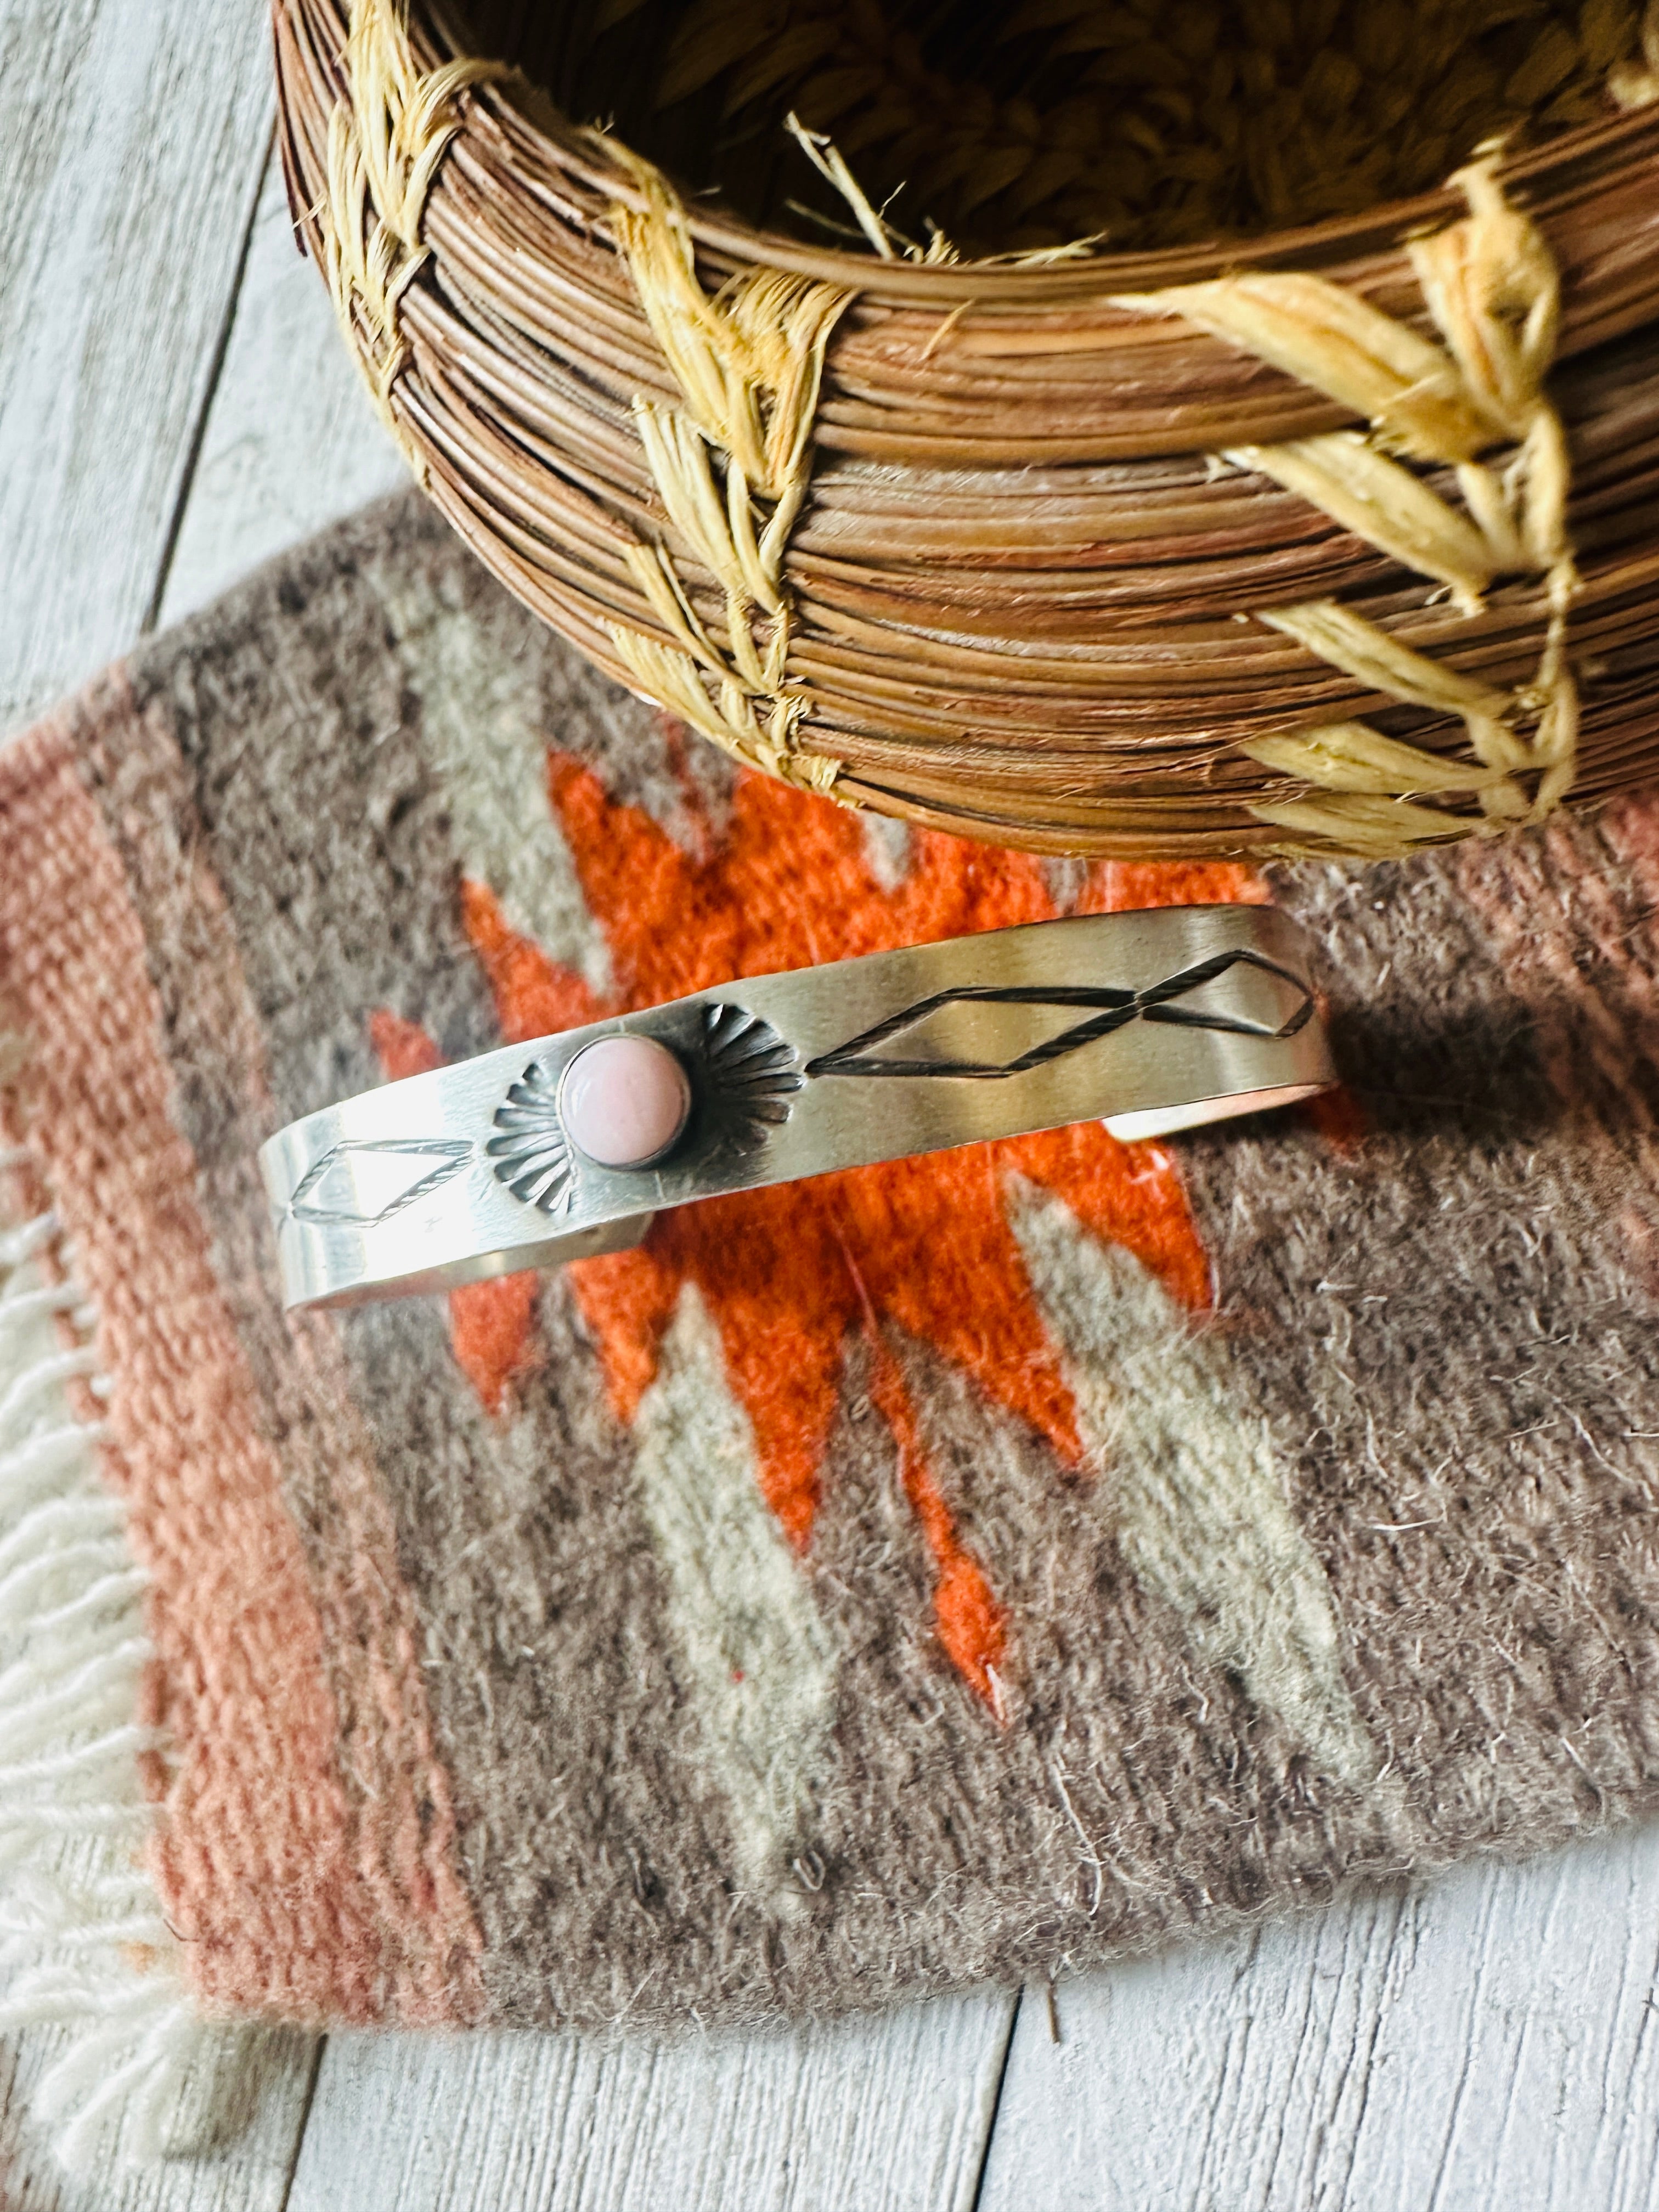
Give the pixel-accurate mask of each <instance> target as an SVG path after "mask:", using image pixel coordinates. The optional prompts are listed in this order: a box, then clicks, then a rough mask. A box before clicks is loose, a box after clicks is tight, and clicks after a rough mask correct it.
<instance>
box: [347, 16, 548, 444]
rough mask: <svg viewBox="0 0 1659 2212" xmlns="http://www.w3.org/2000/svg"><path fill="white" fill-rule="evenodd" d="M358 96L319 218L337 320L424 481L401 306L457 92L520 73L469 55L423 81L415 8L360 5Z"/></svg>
mask: <svg viewBox="0 0 1659 2212" xmlns="http://www.w3.org/2000/svg"><path fill="white" fill-rule="evenodd" d="M342 60H343V64H344V68H345V74H346V79H347V82H348V84H349V87H350V92H349V97H347V98H345V99H343V100H337V102H336V103H335V106H334V109H333V112H332V113H331V115H330V117H329V124H328V181H327V189H326V192H325V197H324V199H323V201H322V203H321V204H320V205H319V208H318V209H317V215H318V217H319V228H320V231H321V234H322V243H323V265H324V271H325V275H326V276H327V278H328V289H329V291H330V293H331V295H332V297H333V301H334V312H335V313H336V315H337V317H338V319H339V323H340V327H341V329H342V330H343V331H344V333H345V337H346V343H347V344H348V345H349V348H350V349H351V352H352V354H353V355H354V356H355V357H356V361H357V363H358V365H359V367H360V368H362V373H363V377H364V380H365V382H366V383H367V384H368V390H369V395H370V397H371V398H372V399H373V400H374V408H375V412H376V413H377V414H378V415H379V416H380V420H381V421H382V422H384V423H385V424H386V428H387V429H388V430H389V431H390V432H391V433H392V436H393V437H394V438H395V439H396V440H397V441H398V445H399V446H400V447H402V449H403V451H404V455H405V457H406V459H408V461H409V463H410V466H411V467H412V468H413V469H414V471H415V473H416V477H417V478H418V479H419V481H420V482H421V483H422V484H424V483H426V481H427V477H428V471H427V464H426V458H425V456H424V455H423V454H422V452H421V451H420V448H419V447H418V446H417V445H416V442H415V441H414V440H413V439H412V438H411V437H410V435H409V432H408V431H407V430H406V429H405V428H404V424H403V422H402V421H401V420H400V419H399V417H398V414H397V411H396V410H395V409H394V408H393V406H392V386H393V384H394V383H395V382H396V381H397V380H398V377H399V376H400V375H401V374H402V373H403V371H404V368H405V367H406V366H407V364H408V361H409V344H408V341H407V340H406V339H405V338H404V335H403V332H402V331H401V330H400V328H399V326H398V303H399V301H401V300H402V298H403V295H404V291H405V290H406V289H407V288H408V285H409V283H410V279H411V278H412V277H413V276H414V275H415V274H416V270H418V269H419V268H420V267H421V265H422V263H423V262H424V261H425V259H426V258H427V252H428V248H427V247H426V246H424V245H423V244H422V240H421V225H422V220H423V218H424V216H425V214H426V201H427V194H428V192H429V191H431V189H432V180H433V178H434V177H435V175H436V173H437V168H438V163H439V162H440V161H441V159H442V158H443V154H444V149H446V147H447V145H448V144H449V142H450V140H451V139H452V138H453V137H454V136H455V133H456V132H457V131H459V129H460V127H461V126H460V118H459V115H458V114H457V113H456V112H455V99H456V95H457V94H459V93H460V92H463V91H464V90H465V88H467V86H469V85H474V84H483V83H484V82H488V81H489V80H492V79H497V78H501V77H504V76H507V75H508V74H509V71H508V70H507V67H506V65H505V64H503V63H501V62H492V61H483V60H477V59H468V58H463V59H460V60H457V61H452V62H446V63H445V64H443V65H442V66H441V68H439V69H435V70H426V71H424V72H422V70H420V69H419V68H418V67H417V65H416V59H415V52H414V49H413V47H412V46H411V45H410V37H409V5H408V0H352V8H351V16H350V26H349V30H348V32H347V34H346V43H345V51H344V53H343V56H342Z"/></svg>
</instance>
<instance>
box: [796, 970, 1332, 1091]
mask: <svg viewBox="0 0 1659 2212" xmlns="http://www.w3.org/2000/svg"><path fill="white" fill-rule="evenodd" d="M1313 1012H1314V1003H1313V1000H1312V997H1311V995H1310V993H1309V991H1308V988H1307V987H1306V985H1305V984H1304V983H1303V982H1302V981H1299V979H1298V978H1297V977H1296V976H1295V975H1291V973H1290V971H1289V970H1288V969H1284V968H1280V967H1279V966H1278V965H1277V963H1274V962H1273V961H1271V960H1267V959H1265V958H1264V957H1262V956H1261V954H1260V953H1257V952H1251V951H1241V950H1231V951H1226V952H1218V953H1216V954H1214V955H1212V957H1211V958H1209V959H1207V960H1201V961H1200V962H1198V963H1196V964H1195V965H1194V966H1193V967H1191V968H1184V969H1182V970H1181V971H1180V972H1179V974H1177V975H1170V976H1168V977H1166V978H1165V979H1164V981H1162V982H1158V983H1152V984H1149V985H1147V986H1146V987H1144V988H1142V989H1140V990H1138V991H1137V990H1128V989H1125V988H1122V987H1115V986H1113V985H1110V984H1076V985H1067V986H1061V987H1056V986H1054V985H1043V984H1031V985H995V984H986V985H983V986H976V985H972V984H969V985H961V986H958V987H956V988H954V989H951V990H945V991H938V992H935V993H934V994H933V995H932V996H931V997H929V998H926V999H921V1000H917V1001H916V1003H915V1005H914V1006H906V1007H904V1008H903V1009H902V1011H901V1012H898V1013H896V1014H890V1015H889V1016H888V1018H886V1020H885V1021H882V1022H878V1023H877V1024H876V1025H875V1027H874V1028H873V1029H868V1030H864V1031H862V1032H861V1033H860V1035H859V1036H855V1037H849V1038H848V1041H847V1042H846V1043H845V1044H841V1045H837V1046H836V1047H835V1048H834V1049H833V1050H832V1051H830V1052H826V1053H823V1054H820V1055H819V1057H818V1058H817V1060H812V1061H811V1062H810V1063H809V1065H808V1067H807V1070H806V1073H808V1074H809V1075H811V1076H820V1075H861V1076H871V1077H881V1076H906V1077H912V1078H915V1077H925V1076H941V1075H945V1076H954V1077H957V1078H962V1077H967V1078H969V1079H974V1080H978V1081H997V1080H1000V1079H1003V1078H1005V1077H1007V1076H1011V1075H1024V1074H1025V1073H1028V1072H1029V1071H1030V1069H1032V1068H1036V1067H1044V1066H1048V1063H1049V1062H1050V1061H1052V1060H1060V1059H1061V1058H1063V1057H1064V1056H1065V1055H1066V1054H1067V1053H1073V1052H1078V1051H1080V1050H1081V1048H1083V1047H1084V1046H1085V1045H1087V1044H1092V1043H1093V1042H1095V1040H1096V1039H1097V1037H1103V1036H1110V1035H1111V1034H1112V1032H1113V1031H1114V1030H1121V1029H1124V1028H1127V1025H1128V1024H1130V1023H1131V1022H1138V1021H1145V1022H1163V1023H1169V1024H1173V1025H1175V1026H1177V1027H1181V1028H1185V1029H1203V1030H1230V1031H1231V1032H1232V1033H1233V1034H1234V1035H1235V1036H1260V1037H1272V1038H1283V1037H1292V1036H1295V1035H1296V1034H1297V1030H1300V1029H1301V1028H1303V1027H1304V1024H1306V1023H1307V1022H1308V1021H1310V1019H1311V1018H1312V1016H1313ZM1079 1014H1080V1015H1081V1016H1082V1017H1083V1018H1082V1019H1081V1020H1079V1019H1078V1018H1077V1017H1078V1016H1079Z"/></svg>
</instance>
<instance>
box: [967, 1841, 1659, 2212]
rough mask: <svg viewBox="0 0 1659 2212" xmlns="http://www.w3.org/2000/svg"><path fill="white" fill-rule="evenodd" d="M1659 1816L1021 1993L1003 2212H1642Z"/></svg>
mask: <svg viewBox="0 0 1659 2212" xmlns="http://www.w3.org/2000/svg"><path fill="white" fill-rule="evenodd" d="M1656 1977H1659V1828H1656V1827H1653V1826H1646V1827H1642V1828H1638V1829H1633V1830H1626V1831H1623V1832H1620V1834H1618V1835H1616V1836H1612V1837H1607V1838H1603V1839H1601V1840H1599V1841H1597V1842H1595V1843H1594V1844H1583V1845H1581V1846H1579V1847H1578V1848H1577V1849H1576V1850H1571V1851H1569V1852H1560V1853H1557V1854H1555V1855H1553V1856H1552V1857H1549V1858H1547V1859H1542V1860H1538V1861H1535V1862H1534V1863H1532V1864H1530V1865H1528V1866H1525V1867H1510V1866H1504V1865H1501V1864H1498V1863H1484V1864H1478V1865H1472V1866H1468V1867H1465V1868H1462V1869H1459V1870H1458V1871H1457V1872H1456V1873H1455V1874H1453V1875H1449V1876H1448V1877H1447V1878H1446V1879H1445V1880H1444V1881H1441V1882H1438V1883H1437V1884H1436V1885H1434V1886H1433V1887H1430V1888H1427V1889H1424V1890H1421V1891H1418V1892H1414V1893H1406V1894H1400V1895H1394V1896H1386V1897H1370V1898H1364V1899H1356V1900H1354V1901H1352V1902H1350V1903H1347V1904H1344V1905H1340V1906H1337V1907H1335V1908H1334V1909H1333V1910H1331V1911H1327V1912H1324V1913H1321V1914H1316V1915H1310V1916H1309V1917H1306V1918H1304V1919H1300V1920H1296V1921H1291V1922H1280V1923H1277V1924H1275V1925H1272V1926H1267V1927H1263V1928H1261V1929H1258V1930H1256V1931H1255V1932H1254V1933H1253V1934H1251V1935H1249V1936H1243V1937H1240V1938H1238V1939H1237V1940H1234V1941H1231V1942H1225V1943H1217V1944H1206V1945H1202V1946H1198V1947H1194V1948H1189V1949H1186V1950H1182V1951H1177V1952H1171V1953H1170V1954H1166V1955H1164V1956H1162V1957H1158V1958H1153V1959H1147V1960H1137V1961H1133V1962H1129V1963H1126V1964H1125V1965H1124V1966H1121V1967H1120V1968H1119V1969H1117V1970H1116V1971H1115V1972H1111V1973H1107V1974H1101V1975H1097V1976H1093V1977H1091V1978H1088V1979H1087V1980H1085V1981H1079V1982H1078V1983H1075V1984H1071V1985H1069V1986H1063V1987H1062V1988H1061V1989H1060V1990H1059V1991H1058V1992H1057V1993H1056V2011H1057V2015H1058V2018H1059V2022H1060V2038H1061V2039H1060V2042H1059V2044H1057V2045H1056V2044H1055V2043H1054V2041H1053V2040H1052V2039H1051V2037H1050V2033H1049V2028H1048V2016H1047V2012H1046V2008H1044V2006H1042V2004H1040V2003H1033V2002H1030V2001H1029V1999H1028V2002H1026V2003H1025V2005H1024V2007H1023V2008H1022V2010H1021V2013H1020V2018H1019V2024H1018V2030H1017V2033H1016V2034H1015V2038H1014V2043H1013V2047H1012V2051H1011V2052H1010V2055H1009V2063H1008V2071H1007V2076H1006V2081H1005V2084H1004V2089H1003V2096H1002V2101H1001V2105H1000V2111H999V2114H998V2120H997V2128H996V2133H995V2136H994V2140H993V2142H992V2147H991V2155H990V2159H989V2161H988V2164H987V2174H986V2185H985V2189H984V2192H983V2195H982V2197H981V2212H1030V2208H1031V2207H1034V2206H1038V2205H1040V2206H1042V2208H1043V2212H1084V2208H1085V2207H1086V2208H1087V2212H1118V2208H1123V2212H1128V2209H1129V2208H1131V2207H1133V2212H1152V2208H1155V2207H1156V2208H1163V2207H1168V2208H1170V2212H1175V2208H1177V2207H1179V2208H1181V2212H1188V2208H1190V2209H1191V2212H1198V2208H1200V2207H1202V2208H1210V2207H1214V2208H1217V2212H1340V2209H1341V2208H1347V2207H1354V2208H1361V2207H1366V2208H1369V2207H1372V2206H1379V2207H1380V2206H1399V2207H1401V2208H1402V2212H1403V2208H1409V2212H1464V2208H1468V2212H1474V2208H1484V2207H1486V2206H1489V2205H1490V2206H1499V2205H1501V2206H1502V2207H1503V2208H1504V2212H1643V2208H1646V2207H1650V2206H1651V2205H1652V2204H1653V2203H1655V2202H1656V2198H1659V1993H1656Z"/></svg>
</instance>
